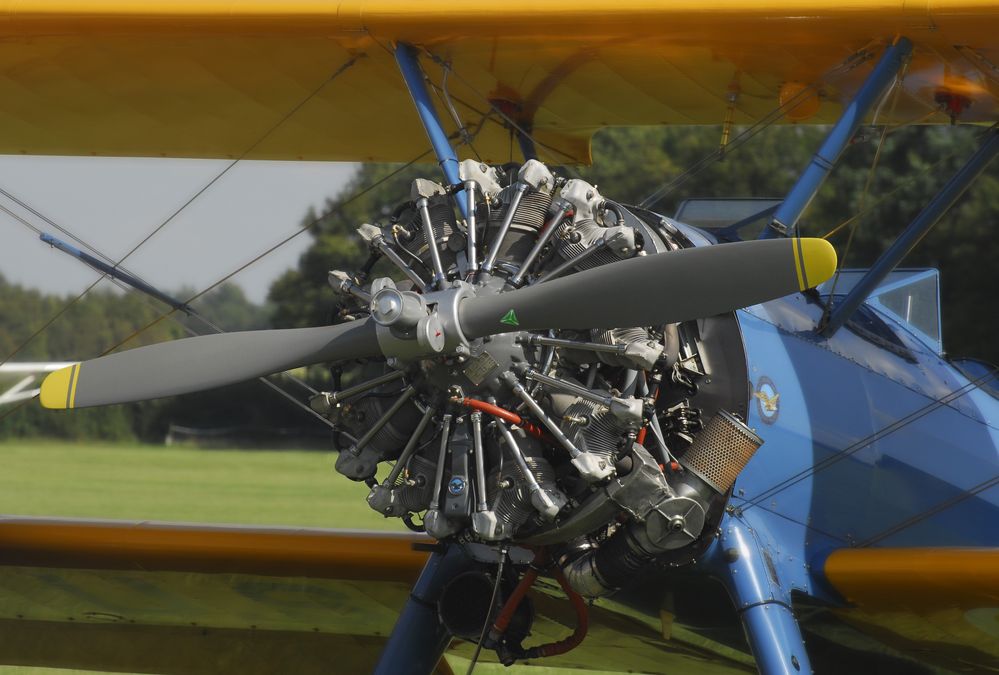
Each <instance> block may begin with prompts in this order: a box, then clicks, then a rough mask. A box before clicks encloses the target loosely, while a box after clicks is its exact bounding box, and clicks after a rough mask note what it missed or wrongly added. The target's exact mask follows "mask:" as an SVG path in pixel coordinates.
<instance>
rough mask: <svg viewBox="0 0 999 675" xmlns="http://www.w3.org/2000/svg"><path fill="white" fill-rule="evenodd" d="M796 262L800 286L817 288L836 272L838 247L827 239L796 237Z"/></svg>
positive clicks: (802, 287) (803, 288)
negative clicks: (834, 246) (835, 247)
mask: <svg viewBox="0 0 999 675" xmlns="http://www.w3.org/2000/svg"><path fill="white" fill-rule="evenodd" d="M794 262H795V264H796V266H797V268H798V286H799V288H800V289H801V290H805V289H806V288H815V287H816V286H818V285H819V284H821V283H822V282H823V281H826V280H827V279H830V278H832V275H833V274H834V273H835V272H836V262H837V261H836V249H834V248H833V246H832V244H830V243H829V242H828V241H826V240H825V239H813V238H809V239H796V240H795V249H794Z"/></svg>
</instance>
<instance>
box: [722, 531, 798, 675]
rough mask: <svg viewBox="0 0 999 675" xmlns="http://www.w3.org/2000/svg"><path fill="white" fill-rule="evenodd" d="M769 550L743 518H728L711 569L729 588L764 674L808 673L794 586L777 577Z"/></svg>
mask: <svg viewBox="0 0 999 675" xmlns="http://www.w3.org/2000/svg"><path fill="white" fill-rule="evenodd" d="M767 555H768V554H767V552H765V551H764V549H763V547H762V546H761V544H760V543H759V541H758V540H757V538H756V537H755V536H754V534H753V531H752V530H751V529H750V527H749V526H748V525H747V524H746V523H745V522H743V521H741V520H739V519H737V518H726V519H725V521H723V523H722V527H721V535H720V536H719V538H718V540H717V541H716V542H715V545H714V547H713V550H712V556H711V561H712V572H713V573H714V575H715V576H717V577H718V578H719V579H720V580H721V581H722V583H724V584H725V587H726V588H727V589H728V592H729V595H730V596H731V598H732V602H733V603H734V604H735V608H736V610H737V611H738V613H739V616H740V618H741V619H742V626H743V628H744V629H745V631H746V638H747V640H748V641H749V647H750V649H752V651H753V657H754V658H755V659H756V666H757V668H759V670H760V673H762V674H763V675H808V674H810V673H811V672H812V666H811V663H809V660H808V653H807V652H806V651H805V642H804V639H803V638H802V637H801V629H800V628H799V627H798V621H797V619H795V617H794V612H793V611H792V609H791V594H790V589H789V588H786V587H785V586H783V585H782V584H781V583H780V581H779V579H777V578H776V572H775V571H773V563H768V561H767Z"/></svg>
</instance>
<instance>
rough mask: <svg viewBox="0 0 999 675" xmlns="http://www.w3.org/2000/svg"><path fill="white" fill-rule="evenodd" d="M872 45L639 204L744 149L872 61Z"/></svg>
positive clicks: (653, 202)
mask: <svg viewBox="0 0 999 675" xmlns="http://www.w3.org/2000/svg"><path fill="white" fill-rule="evenodd" d="M870 47H871V45H868V46H866V47H864V48H862V49H860V50H858V51H856V52H854V53H853V54H851V55H850V56H849V57H847V58H846V59H845V60H844V61H843V62H842V63H840V64H839V65H838V66H835V67H833V68H830V69H829V70H827V71H826V72H825V73H823V74H822V75H820V76H819V77H818V79H816V80H815V81H814V82H812V83H811V84H809V85H807V86H805V87H802V89H801V90H800V91H798V92H796V93H795V94H794V95H793V96H791V97H790V98H789V99H788V100H787V101H785V102H784V103H783V104H781V105H779V106H777V107H776V108H774V109H773V110H771V111H770V112H769V113H767V114H766V115H764V116H763V117H762V118H760V119H759V120H757V121H756V122H754V123H753V124H752V125H750V126H749V127H747V128H746V129H744V130H743V131H742V132H740V133H739V134H737V135H736V136H735V138H733V139H732V140H730V141H729V143H728V144H727V145H726V146H725V147H724V148H722V147H717V148H715V149H714V150H713V151H711V152H709V153H708V154H706V155H705V156H703V157H702V158H701V159H699V160H698V161H697V162H695V163H694V164H693V166H691V167H689V168H687V169H686V170H685V171H683V172H682V173H680V174H679V175H677V176H676V177H674V178H672V179H670V181H669V182H667V183H665V184H663V185H662V186H661V187H660V188H659V189H657V190H656V191H655V192H653V193H652V194H650V195H649V196H648V197H646V198H645V199H644V200H642V202H641V203H640V204H639V207H640V208H643V209H648V208H651V207H653V206H655V205H656V204H657V203H658V202H659V201H660V200H662V198H663V197H665V196H666V195H668V194H670V193H671V192H673V191H674V190H676V189H677V188H679V187H680V186H682V185H683V184H684V183H686V182H687V181H688V180H690V179H691V178H693V177H694V176H696V175H697V174H699V173H701V172H702V171H704V170H705V169H707V168H708V167H709V166H710V165H711V164H713V163H714V162H716V161H720V160H721V159H723V158H725V157H727V156H728V155H729V154H731V152H732V151H734V150H738V149H739V148H741V147H742V146H743V145H745V144H746V143H747V142H749V141H750V140H751V139H752V138H754V137H755V136H756V135H757V134H759V133H760V132H761V131H763V130H764V129H767V128H768V127H770V126H772V125H773V124H775V123H776V122H777V121H778V120H779V119H780V118H782V117H783V116H784V115H786V114H787V113H789V112H791V111H792V110H794V109H795V108H797V107H798V106H799V105H801V104H802V103H803V102H804V101H805V99H806V98H807V97H808V96H811V95H813V94H815V95H817V94H818V92H819V89H820V87H822V85H823V84H828V83H829V82H830V81H833V80H835V79H836V78H839V77H842V76H843V75H845V74H847V73H849V72H850V71H852V70H853V69H854V68H857V67H858V66H860V65H861V64H863V63H866V62H867V61H869V60H871V59H872V58H873V57H874V55H873V53H872V52H871V51H870Z"/></svg>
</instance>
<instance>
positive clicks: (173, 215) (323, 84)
mask: <svg viewBox="0 0 999 675" xmlns="http://www.w3.org/2000/svg"><path fill="white" fill-rule="evenodd" d="M359 58H361V57H360V56H352V57H350V58H349V59H347V60H346V61H345V62H344V63H342V64H341V65H340V67H339V68H337V69H336V70H334V71H333V73H332V74H330V75H329V76H328V77H327V78H326V79H325V80H323V81H322V82H321V83H320V84H319V86H317V87H316V88H315V89H313V90H312V91H311V92H309V94H308V95H307V96H306V97H305V98H303V99H302V100H301V101H299V102H298V103H297V104H296V105H295V106H294V107H293V108H292V109H291V110H289V111H288V112H287V113H285V114H284V116H283V117H281V118H280V119H279V120H278V121H277V122H275V123H274V124H273V125H271V127H270V128H269V129H267V131H265V132H264V133H263V135H262V136H260V137H259V138H258V139H257V140H256V141H254V142H253V143H252V144H251V145H250V147H248V148H247V149H246V150H244V151H243V152H242V153H240V154H239V156H238V157H236V158H235V159H234V160H232V161H231V162H230V163H229V164H228V165H226V167H225V168H224V169H222V171H220V172H219V173H218V174H216V175H215V177H214V178H212V179H211V180H210V181H208V182H207V183H205V185H204V186H202V188H201V189H200V190H198V191H197V192H195V193H194V194H193V195H192V196H191V198H190V199H188V200H187V201H186V202H184V203H183V204H181V205H180V208H178V209H177V210H176V211H174V212H173V213H171V214H170V215H169V216H167V218H166V220H164V221H163V222H162V223H160V224H159V225H158V226H157V227H156V229H154V230H153V231H152V232H150V233H149V234H147V235H146V237H145V238H144V239H143V240H142V241H140V242H139V243H138V244H136V245H135V246H134V247H133V248H132V250H131V251H129V252H128V253H126V254H125V257H124V258H122V260H121V261H119V264H120V263H121V262H122V261H124V260H125V258H128V257H129V256H130V255H132V254H133V253H135V252H136V251H137V250H138V249H139V247H140V246H142V245H143V244H145V243H146V242H147V241H149V240H150V239H152V238H153V237H154V236H156V234H157V233H158V232H159V231H160V230H162V229H163V228H164V227H165V226H166V225H167V223H169V222H170V221H172V220H173V219H174V218H176V217H177V216H178V215H180V213H181V212H182V211H183V210H184V209H186V208H187V207H188V206H190V205H191V203H192V202H194V200H196V199H197V198H198V197H200V196H201V195H203V194H204V193H205V192H206V191H208V190H209V189H210V188H211V187H212V186H213V185H215V183H217V182H218V181H219V180H221V179H222V177H223V176H225V175H226V174H227V173H229V170H230V169H232V168H233V167H234V166H236V165H237V164H238V163H239V162H241V161H242V160H244V159H246V157H247V156H248V155H249V154H250V153H251V152H253V151H254V150H256V149H257V148H258V147H260V144H261V143H263V142H264V141H266V140H267V139H268V138H270V136H271V134H273V133H274V132H275V131H277V130H278V129H279V128H280V127H281V126H283V125H284V123H285V122H287V121H288V120H289V119H291V118H292V117H293V116H294V115H295V113H297V112H298V111H299V110H301V109H302V107H304V106H305V105H306V104H308V103H309V102H310V101H311V100H312V99H314V98H315V97H316V96H318V95H319V93H320V92H321V91H322V90H323V89H325V88H326V86H327V85H328V84H329V83H330V82H333V80H335V79H337V78H338V77H339V76H340V75H342V74H343V73H344V72H346V70H347V69H348V68H350V67H351V66H353V65H354V64H355V63H357V61H358V59H359Z"/></svg>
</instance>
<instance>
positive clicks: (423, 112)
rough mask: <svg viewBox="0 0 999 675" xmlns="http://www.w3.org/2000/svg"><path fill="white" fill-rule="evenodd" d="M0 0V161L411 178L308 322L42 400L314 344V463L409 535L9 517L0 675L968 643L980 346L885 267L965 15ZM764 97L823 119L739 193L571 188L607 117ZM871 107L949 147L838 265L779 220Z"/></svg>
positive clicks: (984, 490) (981, 502) (734, 109)
mask: <svg viewBox="0 0 999 675" xmlns="http://www.w3.org/2000/svg"><path fill="white" fill-rule="evenodd" d="M3 17H4V22H3V24H2V27H0V33H2V35H3V37H4V40H3V41H2V42H0V63H2V73H3V77H2V78H0V93H2V96H0V100H3V101H4V104H3V105H2V106H0V151H2V152H6V153H26V154H58V155H96V156H169V157H212V158H231V159H233V160H234V161H236V160H240V159H288V160H294V159H308V160H357V161H420V160H428V166H427V177H426V178H423V179H419V180H416V181H415V182H414V183H413V185H412V191H411V193H410V194H409V195H400V199H399V202H400V204H399V207H398V208H396V209H395V210H394V211H392V212H391V213H384V214H372V216H371V218H372V221H373V222H372V223H365V224H362V223H358V225H359V226H360V227H359V229H358V232H359V234H360V236H361V238H362V240H363V242H364V245H365V246H367V247H368V249H369V250H370V254H371V255H370V258H369V261H368V263H367V264H366V265H365V266H364V268H363V269H360V270H348V271H336V270H334V271H332V272H331V275H330V283H331V285H332V286H333V292H334V293H335V294H336V297H337V298H338V307H339V311H338V313H337V316H336V319H335V321H334V322H333V323H332V324H331V325H326V326H317V327H312V328H302V329H286V330H276V331H257V332H246V333H226V334H220V335H211V336H201V337H193V338H189V339H185V340H178V341H172V342H167V343H162V344H159V345H151V346H146V347H141V348H138V349H132V350H126V351H121V352H117V353H114V354H110V355H107V356H103V357H100V358H95V359H91V360H88V361H83V362H82V363H78V364H74V365H72V366H69V367H67V368H65V369H62V370H59V371H56V372H54V373H52V374H50V375H49V376H48V377H47V379H46V380H45V382H44V383H43V385H42V388H41V394H40V398H41V403H42V405H44V406H45V407H48V408H55V409H72V408H82V407H87V406H94V405H108V404H114V403H123V402H130V401H137V400H142V399H147V398H155V397H159V396H166V395H174V394H183V393H186V392H190V391H197V390H200V389H207V388H211V387H217V386H221V385H224V384H227V383H232V382H238V381H242V380H245V379H249V378H253V377H257V376H261V375H265V374H268V373H274V372H279V371H284V370H288V369H291V368H295V367H299V366H303V365H309V364H328V365H330V366H331V367H332V373H333V380H332V381H333V385H334V386H333V388H332V389H331V390H330V391H325V392H317V393H316V394H315V395H314V396H312V397H311V398H310V400H309V405H310V406H311V408H312V409H313V410H314V411H315V412H316V413H317V414H319V415H321V416H323V417H324V418H326V419H327V420H329V421H330V422H331V424H333V425H334V426H335V427H336V430H335V431H334V435H333V439H334V440H333V443H334V445H335V447H336V449H337V450H339V454H338V459H337V461H336V470H337V471H338V472H340V473H341V474H344V475H346V476H348V477H349V478H351V479H353V480H357V481H364V482H366V483H367V484H368V485H369V487H370V494H369V496H368V503H369V505H370V506H371V507H372V508H374V509H375V510H377V511H378V512H380V513H383V514H384V515H386V516H392V517H398V518H399V519H400V523H401V524H403V523H404V524H405V525H407V526H409V528H410V529H412V530H416V531H415V532H411V533H406V534H402V533H401V534H399V535H398V536H384V535H377V534H360V533H350V532H334V531H299V530H276V529H270V530H260V529H253V528H221V527H219V528H204V527H194V526H183V525H169V524H150V523H118V522H82V521H52V520H40V519H31V518H23V517H11V518H8V519H5V520H3V521H0V563H2V567H0V597H2V598H3V600H2V602H0V611H3V615H2V617H0V660H3V661H5V662H10V663H35V664H48V665H64V666H65V665H72V666H77V667H90V668H105V669H119V670H133V671H136V670H140V671H149V672H221V671H226V672H229V671H232V672H236V671H239V672H289V671H290V672H308V671H311V670H315V671H317V672H319V671H327V672H329V671H333V672H361V671H365V670H374V671H375V672H378V673H427V672H432V671H434V670H435V669H437V670H439V671H443V672H446V671H447V668H448V666H447V664H446V663H445V662H443V661H441V655H442V654H443V653H444V652H445V650H446V649H448V647H449V645H450V646H451V648H452V649H456V650H458V652H459V653H462V654H465V655H466V656H468V657H470V660H471V664H472V665H473V666H474V664H475V660H476V659H477V658H480V657H481V658H482V659H490V660H494V661H499V662H501V663H504V664H512V663H520V664H523V663H527V664H541V665H561V666H566V667H572V668H578V669H583V670H585V669H598V670H628V671H631V672H656V673H658V672H684V673H696V672H713V673H714V672H717V673H721V672H745V671H747V670H749V671H751V670H753V669H754V668H756V669H759V670H760V671H761V672H764V673H768V674H776V673H788V674H795V673H799V672H806V673H807V672H810V671H813V670H815V671H819V672H842V671H845V670H847V669H858V670H860V671H861V672H934V671H935V670H943V671H954V672H988V671H993V670H996V669H999V609H997V608H999V548H997V546H999V526H997V524H996V523H997V522H999V520H997V515H999V455H997V447H999V400H997V397H996V387H995V381H996V380H995V377H996V374H995V369H994V368H992V367H990V366H988V365H987V364H982V363H979V362H975V361H950V360H949V359H948V357H947V356H946V355H945V353H944V352H943V349H942V337H941V335H940V325H939V306H938V301H937V298H938V294H937V289H936V283H937V282H936V275H935V272H934V271H932V270H906V269H901V268H899V264H900V262H901V261H902V260H903V259H904V257H905V255H906V253H908V251H910V250H911V249H912V247H913V246H915V245H916V243H917V242H918V241H919V239H920V238H921V237H922V236H923V235H924V234H925V233H926V231H927V230H928V229H929V228H930V227H932V225H933V224H934V223H935V222H936V221H937V220H938V219H939V218H940V216H941V215H942V214H943V213H944V212H945V211H946V210H947V209H948V208H949V207H950V206H951V205H952V204H953V203H954V202H955V200H957V199H958V198H959V197H960V195H961V194H962V193H963V192H964V190H965V189H966V188H967V187H968V186H969V185H970V184H971V183H972V182H973V181H974V179H975V178H976V177H977V176H978V175H980V174H981V172H982V171H983V170H984V169H985V168H986V166H987V165H988V163H989V162H990V161H991V160H992V159H993V158H994V157H995V155H996V153H997V151H999V134H997V131H996V129H995V127H994V126H990V125H993V124H994V123H995V122H996V121H997V115H999V105H997V104H999V98H997V93H999V65H997V64H999V44H997V40H996V34H997V29H999V6H997V5H996V3H995V2H990V1H989V0H982V1H978V0H963V1H962V0H933V1H931V2H924V3H915V4H914V3H908V2H902V1H901V0H896V1H894V2H893V1H886V2H880V3H871V2H866V1H860V2H856V1H855V2H850V1H846V2H829V1H828V0H770V1H769V2H757V1H742V0H728V1H726V0H707V1H698V2H693V1H690V0H677V1H673V2H651V1H649V0H623V1H622V2H617V3H613V4H610V3H607V2H603V1H601V0H574V1H573V2H567V1H558V2H522V1H520V0H513V1H512V2H508V3H503V4H498V5H496V6H491V7H485V6H482V5H475V6H468V7H465V6H463V5H460V4H455V3H442V2H436V1H434V0H428V1H426V2H422V3H408V2H392V1H389V0H381V1H377V0H356V1H345V2H340V3H335V4H331V3H320V2H315V1H314V0H294V1H291V2H283V3H276V2H267V1H266V0H255V1H250V0H236V1H235V2H232V1H230V2H225V3H222V2H217V1H213V0H208V1H204V2H158V1H151V2H144V3H133V2H126V1H124V0H94V1H92V2H86V3H81V2H68V1H67V0H61V1H58V0H22V1H21V2H17V3H7V4H6V5H4V9H3ZM413 106H415V109H416V110H415V113H414V112H413ZM777 122H790V123H796V124H823V125H829V131H828V134H827V136H826V139H825V140H824V142H823V143H822V145H821V147H819V148H817V149H816V153H815V155H814V158H813V160H812V161H811V162H810V164H809V165H808V166H806V167H804V168H803V170H802V172H801V174H800V176H799V177H798V178H797V180H796V181H795V182H794V183H793V185H790V186H789V190H788V192H787V194H786V196H785V197H784V198H783V199H780V200H778V201H776V202H775V203H773V204H772V205H769V206H767V207H765V208H751V209H749V210H748V211H747V210H745V209H742V210H739V209H734V207H733V203H729V202H718V201H716V202H709V203H704V202H694V201H692V202H689V203H687V204H685V207H684V210H683V211H684V212H683V213H680V214H677V216H678V217H676V218H673V217H667V216H665V215H662V214H657V213H655V212H654V211H653V210H650V209H649V208H645V207H642V206H640V205H639V206H628V205H622V204H619V203H617V202H615V201H613V199H612V196H613V186H601V190H603V191H605V192H606V194H607V195H608V197H605V196H604V195H603V194H602V193H601V191H600V190H598V189H597V187H596V186H592V185H589V184H587V183H586V182H585V181H583V180H581V179H579V178H573V177H571V166H572V165H574V164H579V163H586V162H588V161H589V160H590V153H589V147H590V145H589V143H590V138H591V136H592V135H593V134H594V133H595V132H596V131H598V130H599V129H601V128H604V127H608V126H620V125H664V124H674V125H695V124H708V125H718V126H719V127H720V128H721V130H722V143H723V144H725V143H735V142H736V141H737V140H738V138H739V136H738V135H732V134H733V133H735V131H734V130H738V129H742V128H745V127H746V126H747V125H749V126H752V125H758V124H770V123H777ZM871 123H876V124H880V125H898V124H910V123H920V124H931V123H934V124H957V123H960V124H975V125H980V128H981V132H982V133H981V143H980V146H979V149H978V150H977V151H976V152H975V153H974V154H973V155H972V156H971V157H969V158H968V160H967V163H966V164H965V165H964V167H962V168H961V169H960V170H959V171H958V172H957V173H956V174H955V175H954V176H953V178H951V179H950V181H948V182H947V183H946V184H945V185H943V186H942V187H941V190H940V192H939V194H937V195H936V196H934V197H932V198H931V199H929V200H928V201H927V203H926V206H925V208H924V209H923V211H922V212H921V213H920V214H919V216H918V217H917V218H916V219H915V220H914V221H913V222H912V223H910V224H908V225H907V226H906V227H905V228H904V229H903V230H902V234H900V235H899V237H898V238H897V240H896V241H895V243H893V244H892V245H891V246H890V247H889V248H888V249H887V250H886V251H885V252H884V254H883V255H882V257H881V258H880V259H879V260H878V261H877V263H876V264H875V265H873V266H872V267H871V268H870V269H866V270H837V260H836V255H835V252H834V251H833V250H832V247H831V246H830V245H829V244H828V243H826V242H825V241H823V240H821V239H816V238H813V237H808V236H807V235H808V234H809V233H807V232H801V231H800V230H801V228H799V227H798V222H799V219H800V217H801V214H802V213H803V212H804V211H805V209H806V208H807V206H808V204H809V202H810V201H811V200H812V198H813V197H814V196H815V194H816V192H817V191H818V190H819V189H820V187H821V185H822V183H823V181H824V180H825V178H826V177H827V176H828V175H829V173H830V172H831V171H832V170H833V169H834V166H835V163H836V160H837V158H838V157H839V155H840V153H841V152H842V151H843V149H844V147H845V146H846V145H847V144H848V143H849V142H850V140H851V139H852V138H853V137H854V135H855V134H856V133H857V130H858V128H860V126H861V125H864V124H871ZM428 139H429V141H430V143H429V147H430V150H428V143H427V141H428ZM514 149H516V151H517V152H518V153H519V154H520V155H521V157H520V158H519V159H520V161H519V162H518V163H517V164H515V165H513V166H509V163H510V162H511V160H512V159H513V158H514ZM434 160H436V162H437V163H438V164H439V171H438V169H437V168H435V167H434V166H433V161H434ZM498 165H508V166H506V168H505V169H503V170H500V169H499V168H497V166H498ZM561 167H566V168H561ZM634 170H635V171H641V172H655V171H656V170H657V168H656V167H654V166H645V165H643V164H642V161H641V157H636V158H635V167H634ZM735 196H738V197H741V196H742V195H735ZM741 203H742V204H743V205H745V204H746V203H749V204H750V205H752V203H751V202H745V201H744V202H741ZM647 206H648V205H647ZM757 206H759V205H757ZM733 209H734V210H733ZM754 222H756V223H760V222H762V224H763V227H762V229H761V232H760V234H759V236H758V237H756V238H749V237H746V232H747V231H748V229H747V226H749V225H752V224H753V223H754ZM896 225H898V226H901V225H902V224H896ZM744 239H746V240H744ZM119 262H121V261H119ZM379 265H381V266H382V267H379ZM379 270H382V271H379ZM384 270H388V271H384ZM115 273H116V270H115V266H112V267H111V269H110V270H109V274H112V275H114V274H115ZM53 414H56V413H53ZM66 414H72V413H66ZM388 467H390V468H388ZM411 584H413V585H412V586H411ZM570 633H571V634H570ZM584 638H585V639H584Z"/></svg>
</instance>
